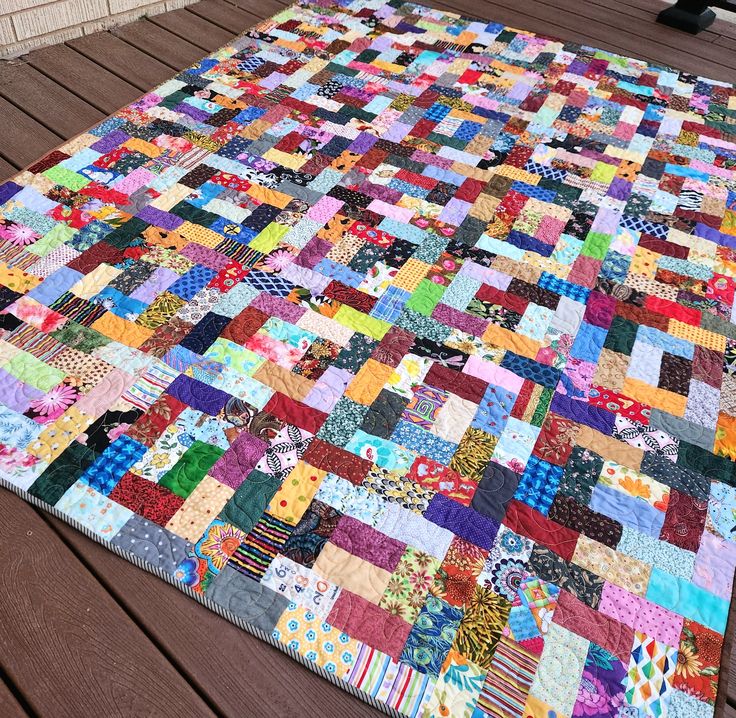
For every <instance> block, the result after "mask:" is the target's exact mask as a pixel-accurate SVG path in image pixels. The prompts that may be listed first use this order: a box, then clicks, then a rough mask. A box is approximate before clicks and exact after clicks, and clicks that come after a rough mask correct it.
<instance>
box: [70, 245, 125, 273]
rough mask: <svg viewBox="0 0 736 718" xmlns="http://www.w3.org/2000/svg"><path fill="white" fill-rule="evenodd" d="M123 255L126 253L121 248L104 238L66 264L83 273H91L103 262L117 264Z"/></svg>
mask: <svg viewBox="0 0 736 718" xmlns="http://www.w3.org/2000/svg"><path fill="white" fill-rule="evenodd" d="M123 256H124V254H123V251H122V250H121V249H118V248H117V247H113V246H112V245H111V244H108V243H107V242H105V241H104V240H103V241H101V242H97V244H93V245H92V246H91V247H90V248H89V249H85V250H84V252H82V253H81V254H80V255H79V256H78V257H76V258H75V259H73V260H72V261H71V262H69V264H67V265H66V266H67V267H69V269H76V270H77V271H78V272H81V273H82V274H89V273H90V272H91V271H92V270H94V269H97V267H99V266H100V265H101V264H117V263H118V262H122V261H123Z"/></svg>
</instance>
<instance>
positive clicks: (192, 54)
mask: <svg viewBox="0 0 736 718" xmlns="http://www.w3.org/2000/svg"><path fill="white" fill-rule="evenodd" d="M111 32H112V34H113V35H115V36H116V37H119V38H120V39H121V40H124V41H125V42H127V43H128V44H129V45H132V46H133V47H137V48H138V49H139V50H141V51H143V52H145V53H147V54H148V55H151V56H152V57H157V58H158V59H159V60H160V61H161V62H163V63H165V64H166V65H168V66H169V67H170V68H172V72H170V73H169V75H171V74H173V72H174V71H179V70H181V69H182V68H184V67H188V66H189V65H192V64H194V63H195V62H196V61H197V60H199V59H201V58H202V57H204V54H205V51H204V50H203V49H202V48H200V47H197V46H196V45H192V43H191V42H187V41H186V40H183V39H182V38H180V37H178V36H177V35H174V34H172V33H170V32H169V31H168V30H165V29H164V28H162V27H159V26H158V25H154V24H153V23H152V22H150V21H149V20H138V21H137V22H133V23H130V24H129V25H123V26H122V27H119V28H115V29H114V30H111Z"/></svg>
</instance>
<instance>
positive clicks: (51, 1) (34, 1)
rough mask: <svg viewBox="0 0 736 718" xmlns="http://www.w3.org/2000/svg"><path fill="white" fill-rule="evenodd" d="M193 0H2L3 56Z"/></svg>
mask: <svg viewBox="0 0 736 718" xmlns="http://www.w3.org/2000/svg"><path fill="white" fill-rule="evenodd" d="M193 2H196V0H0V58H3V57H16V56H17V55H21V54H23V53H25V52H28V51H29V50H33V49H34V48H36V47H41V46H42V45H53V44H54V43H57V42H64V41H65V40H71V39H72V38H75V37H79V36H80V35H88V34H90V33H92V32H98V31H99V30H106V29H108V28H110V27H114V26H116V25H124V24H125V23H126V22H132V21H133V20H136V19H138V18H140V17H143V16H144V15H157V14H158V13H162V12H166V11H167V10H175V9H176V8H180V7H184V6H185V5H190V4H192V3H193Z"/></svg>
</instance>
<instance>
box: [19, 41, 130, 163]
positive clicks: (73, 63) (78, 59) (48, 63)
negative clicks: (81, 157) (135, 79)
mask: <svg viewBox="0 0 736 718" xmlns="http://www.w3.org/2000/svg"><path fill="white" fill-rule="evenodd" d="M28 63H29V64H30V65H31V66H32V67H35V68H36V69H37V70H39V71H40V72H42V73H43V74H44V75H46V77H49V78H51V79H52V80H53V81H54V82H58V83H59V84H60V85H61V86H62V87H65V88H66V89H67V90H69V91H71V92H74V94H76V95H78V96H79V97H83V98H84V99H85V100H86V101H87V102H88V103H89V104H90V105H92V106H93V107H96V108H98V109H99V110H101V111H102V112H104V113H105V114H112V113H113V112H116V111H117V110H119V109H120V108H121V107H124V106H125V105H127V104H130V103H131V102H132V101H133V100H135V99H136V97H138V96H139V95H140V94H141V92H140V90H138V89H137V88H136V87H135V86H133V85H131V84H130V83H129V82H126V81H125V80H121V79H120V78H119V77H117V76H116V75H113V74H112V73H111V72H108V71H107V70H106V69H105V68H104V67H101V66H100V65H98V64H96V63H95V62H92V60H89V59H87V58H86V57H84V55H81V54H80V53H78V52H75V51H74V50H72V48H71V47H67V46H66V45H52V46H51V47H45V48H43V49H41V50H34V51H33V52H31V53H30V54H29V55H28ZM92 78H94V80H92ZM37 155H39V156H40V155H41V153H40V152H39V153H37Z"/></svg>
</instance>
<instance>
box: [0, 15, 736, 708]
mask: <svg viewBox="0 0 736 718" xmlns="http://www.w3.org/2000/svg"><path fill="white" fill-rule="evenodd" d="M423 1H424V2H425V4H427V5H431V6H434V7H438V8H440V9H444V10H449V11H454V12H458V13H461V14H464V15H469V16H473V17H479V18H483V19H485V20H490V21H496V22H502V23H504V24H507V25H510V26H512V27H516V28H521V29H525V30H530V31H532V32H538V33H541V34H544V35H550V36H554V37H558V38H560V39H562V40H565V41H570V42H578V43H581V44H588V45H592V46H594V47H601V48H603V49H606V50H610V51H613V52H617V53H620V54H624V55H629V56H633V57H641V58H642V59H646V60H649V61H651V62H654V63H655V64H665V65H671V66H673V67H677V68H680V69H683V70H686V71H688V72H692V73H696V74H701V75H705V76H708V77H712V78H714V79H721V80H730V81H733V80H734V78H735V77H736V22H728V21H727V20H724V19H722V18H719V19H717V20H716V22H715V23H714V24H713V25H712V26H711V28H709V29H708V30H707V31H705V32H703V33H701V34H700V35H698V36H690V35H687V34H685V33H680V32H678V31H676V30H673V29H671V28H667V27H664V26H662V25H658V24H656V23H655V22H654V20H655V18H656V15H657V13H658V12H659V11H660V10H661V9H662V8H663V7H665V4H664V3H663V2H662V1H661V0H620V1H617V2H613V0H590V1H589V2H587V3H580V2H579V1H578V0H525V2H524V3H519V2H518V0H423ZM289 4H290V3H289V2H288V0H202V2H199V3H196V4H194V5H189V6H187V7H185V8H182V9H179V10H175V11H172V12H168V13H164V14H161V15H156V16H154V17H151V18H146V19H142V20H138V21H136V22H134V23H131V24H130V25H126V26H123V27H120V28H116V29H113V30H111V31H107V32H101V33H96V34H94V35H89V36H85V37H82V38H78V39H76V40H71V41H69V42H67V43H66V44H62V45H57V46H53V47H49V48H44V49H41V50H37V51H34V52H31V53H30V54H29V55H28V56H26V58H25V63H18V62H13V63H0V119H2V121H3V128H4V131H3V133H0V179H2V178H5V177H9V176H11V175H12V174H14V173H15V171H16V170H17V169H21V168H23V167H24V166H26V165H28V164H30V163H32V162H33V161H35V160H36V159H37V158H38V157H40V156H41V155H43V154H45V153H46V152H48V151H49V150H50V149H52V148H53V147H55V146H57V145H58V144H60V143H61V142H62V141H63V140H65V139H68V138H70V137H71V136H73V135H75V134H77V133H79V132H82V131H84V130H85V129H87V127H89V126H90V125H91V124H93V123H95V122H97V121H99V120H101V119H102V118H103V117H104V116H105V115H107V114H109V113H112V112H114V111H116V110H118V109H119V108H120V107H123V106H125V105H126V104H128V103H130V102H131V101H133V100H135V99H136V98H137V97H139V96H140V95H141V94H142V93H143V92H146V91H148V90H150V89H151V88H152V87H153V86H154V85H156V84H157V83H159V82H161V81H163V80H165V79H167V78H168V77H171V76H172V75H174V74H175V72H177V71H179V70H182V69H184V68H185V67H187V66H189V65H190V64H192V63H193V62H196V61H197V60H198V59H200V58H201V57H203V56H204V55H205V54H207V53H208V52H211V51H213V50H216V49H217V48H219V47H221V46H222V45H224V44H227V43H228V42H229V41H230V40H231V39H232V38H233V37H234V36H235V35H237V34H239V33H241V32H243V31H244V30H246V29H247V28H248V27H251V26H252V25H254V24H255V23H256V22H258V21H259V20H260V19H264V18H267V17H270V16H271V15H273V14H274V13H276V12H279V11H280V10H281V9H283V8H284V7H287V6H288V5H289ZM734 20H736V16H734ZM121 68H123V69H121ZM92 77H93V78H94V81H93V82H90V78H92ZM49 108H53V109H52V110H51V111H50V110H49ZM8 497H9V498H8ZM6 513H12V514H13V516H12V517H11V516H7V517H6ZM19 517H20V518H19ZM13 521H15V522H16V523H15V524H13V526H14V527H15V528H14V530H15V532H16V534H18V532H19V531H21V529H22V531H27V530H31V531H32V532H33V536H32V537H31V536H29V537H28V538H27V540H26V539H25V538H24V539H23V540H16V541H15V542H12V543H9V544H8V545H12V546H13V553H12V555H13V560H14V561H15V562H16V563H20V564H22V565H23V567H24V571H27V569H26V568H25V567H26V562H28V561H29V560H30V559H31V558H33V561H34V562H36V561H37V556H40V560H41V561H42V564H41V568H43V569H44V570H47V571H48V576H51V577H53V578H52V579H49V578H48V577H47V575H46V574H45V573H44V572H43V571H40V569H39V565H37V564H36V563H34V564H32V565H33V566H34V570H33V571H30V572H28V574H27V575H26V573H25V572H21V571H18V570H16V571H15V573H14V574H13V578H14V590H15V593H14V594H13V596H14V597H15V596H23V595H33V596H34V597H37V596H39V595H42V596H43V597H44V601H43V604H42V605H40V606H39V607H38V608H37V609H36V610H35V611H34V613H33V614H30V613H29V614H28V621H27V623H29V624H30V625H26V626H25V628H23V627H17V626H3V625H2V624H3V623H8V621H6V620H3V616H2V613H1V612H0V639H2V640H0V649H2V641H3V640H6V635H4V634H3V631H4V632H5V634H8V633H12V634H13V635H12V639H11V640H12V641H13V642H14V645H15V641H21V645H25V643H24V642H30V643H32V642H33V641H34V640H36V641H37V642H38V643H39V645H40V638H39V636H38V635H36V634H34V631H36V632H38V631H39V630H40V628H39V627H40V626H41V627H44V630H51V632H52V633H51V638H52V639H54V640H57V641H59V640H61V639H62V638H63V640H72V642H74V641H75V640H77V638H78V636H79V633H80V628H79V627H80V626H85V620H86V628H85V630H89V631H92V632H93V635H94V638H93V640H92V645H91V646H89V647H84V650H82V648H80V649H79V651H78V655H76V656H75V660H74V661H71V665H67V664H66V663H65V662H64V661H61V662H59V661H58V660H56V661H55V662H54V663H53V664H52V667H53V670H50V668H49V665H48V664H47V666H46V672H45V674H44V675H40V672H39V669H38V667H37V666H34V665H32V664H31V662H30V661H26V662H23V661H21V660H20V659H18V658H17V657H15V656H14V657H13V658H14V660H15V663H13V664H12V666H10V667H11V668H12V669H13V671H15V673H12V671H10V670H9V669H8V666H6V665H3V667H4V668H6V670H8V673H9V674H11V673H12V675H10V678H11V682H10V684H7V685H6V684H4V683H2V682H0V715H2V716H3V717H4V716H6V715H7V716H9V717H11V718H15V716H16V715H17V716H19V717H20V716H25V715H27V711H26V710H24V708H23V705H21V704H19V703H18V701H17V700H16V699H15V698H14V696H13V693H12V692H11V690H10V686H12V687H13V688H14V690H16V691H18V692H19V693H20V694H21V695H22V698H23V700H25V701H27V703H26V704H27V705H28V706H29V707H30V709H32V710H33V711H34V712H35V713H36V714H37V715H39V716H41V718H47V717H50V718H51V717H53V718H56V716H63V715H66V713H65V712H64V710H66V709H64V710H59V709H58V706H56V705H54V706H53V709H51V703H50V698H49V695H50V694H51V693H50V691H53V690H57V691H63V689H64V687H65V686H68V685H70V684H72V683H73V679H74V677H77V678H78V677H79V676H81V675H84V676H85V677H86V676H88V675H89V674H90V673H91V672H93V671H92V666H94V664H95V661H97V660H98V659H97V655H98V654H100V655H102V654H103V653H104V654H105V656H106V655H107V654H108V653H111V655H113V656H115V655H117V654H116V653H115V651H118V652H119V651H121V650H128V649H131V650H133V647H134V648H135V650H139V651H142V653H141V656H142V657H143V658H142V660H138V659H136V661H137V663H136V662H131V661H130V659H128V663H127V664H126V665H125V670H124V671H123V673H122V675H120V676H118V675H117V674H116V675H115V677H114V680H113V681H110V682H108V683H106V684H105V685H106V686H107V688H105V687H103V688H101V689H100V690H99V691H90V690H85V691H84V694H85V695H83V696H81V695H80V692H73V691H72V692H70V691H67V694H68V695H71V696H73V697H74V698H75V703H74V709H75V710H77V713H76V714H77V715H80V714H81V713H80V712H79V710H80V709H79V705H80V701H88V702H89V703H88V704H86V703H82V705H83V706H84V707H85V708H86V707H87V705H88V706H89V708H90V712H89V714H90V715H107V714H108V713H110V715H117V713H116V712H115V710H113V709H111V705H112V701H113V698H114V699H115V700H118V701H119V700H120V698H121V696H122V697H123V699H124V700H128V692H129V691H132V690H133V689H134V688H135V690H136V691H138V698H139V699H140V700H142V701H144V702H145V701H153V702H149V703H147V704H146V705H145V706H143V707H142V711H143V714H146V715H150V716H156V715H164V713H162V712H161V710H163V709H164V707H165V708H166V710H167V713H166V714H168V715H171V711H176V714H177V715H182V716H187V715H190V714H191V715H195V714H196V715H198V716H200V715H201V716H211V715H213V713H212V710H211V708H214V710H215V711H216V712H217V713H218V714H221V715H227V716H230V715H233V716H234V715H240V714H242V709H243V706H244V705H247V706H248V708H249V715H251V716H253V718H261V716H263V717H264V718H265V716H271V715H274V714H276V715H299V716H300V717H301V716H303V717H304V718H311V717H312V716H314V718H317V717H318V716H319V718H333V717H334V718H338V717H340V718H341V717H342V716H344V715H351V716H354V717H355V718H364V717H366V718H367V716H373V715H378V713H377V712H376V711H375V710H374V709H372V708H369V707H368V706H366V705H364V704H362V703H360V702H358V701H357V700H356V699H355V698H354V697H352V696H351V695H349V694H347V693H345V692H343V691H341V690H340V689H338V688H336V687H335V686H332V685H331V684H329V683H327V682H325V681H324V680H323V679H321V678H319V677H318V676H316V675H314V674H313V673H311V672H310V671H308V670H307V669H305V668H304V667H302V666H300V665H298V664H296V663H295V662H293V661H292V660H291V659H290V658H288V657H287V656H285V655H283V654H281V653H280V652H279V651H277V650H276V649H274V648H273V647H271V646H268V645H266V644H264V643H262V642H260V641H258V640H257V639H256V638H254V637H252V636H250V635H249V634H247V633H244V632H242V631H241V630H240V629H238V628H236V627H235V626H233V625H231V624H230V623H228V622H227V621H224V620H223V619H221V618H220V617H219V616H217V615H216V614H214V613H211V612H209V611H208V610H207V609H205V608H204V607H202V606H200V605H199V604H197V603H196V602H194V601H191V600H190V599H189V598H188V597H186V596H184V595H183V594H181V593H180V592H178V591H177V590H176V589H175V588H173V587H171V586H169V585H167V584H165V583H163V582H161V581H159V580H158V579H157V578H155V577H154V576H152V575H150V574H148V573H146V572H144V571H141V570H140V569H138V568H136V567H135V566H133V565H132V564H129V563H128V562H126V561H124V560H123V559H120V558H119V557H117V556H115V555H114V554H112V553H110V552H109V551H107V550H106V549H104V548H103V547H101V546H100V545H98V544H96V543H95V542H93V541H91V540H90V539H87V538H86V537H84V536H82V535H81V534H79V533H77V532H76V531H74V530H73V529H71V528H69V527H68V526H66V525H65V524H63V523H62V522H60V521H58V520H56V519H53V518H51V517H47V518H46V519H42V518H41V517H40V516H39V513H38V512H37V511H36V510H34V509H32V508H31V507H29V506H27V505H24V504H22V502H21V501H20V499H18V498H17V497H16V496H14V495H12V494H9V493H7V492H4V491H0V526H3V524H5V525H8V524H9V523H12V522H13ZM18 522H20V523H18ZM28 527H31V528H30V529H29V528H28ZM52 529H53V530H52ZM11 534H12V532H11ZM18 535H21V534H18ZM8 536H9V533H8V530H6V531H3V532H0V542H6V543H7V542H8ZM12 565H13V566H14V567H15V566H16V564H12ZM90 567H93V569H92V570H90ZM69 572H70V573H69ZM8 575H9V574H8V573H7V571H6V575H5V576H3V578H0V588H3V589H4V587H5V586H4V582H6V583H7V581H8ZM41 577H43V578H41ZM70 577H71V578H70ZM70 580H72V581H74V582H81V583H80V584H79V585H83V586H84V587H85V589H86V590H87V591H88V592H89V595H90V596H93V597H94V598H95V600H94V606H93V610H92V611H91V612H92V614H93V615H92V616H89V614H87V613H86V612H85V615H84V616H83V617H80V616H79V615H78V613H75V611H77V612H78V611H79V607H78V606H76V607H75V605H74V604H73V603H72V601H71V600H70V599H69V598H68V596H69V595H78V594H75V593H74V592H71V593H67V594H66V595H59V596H58V597H57V595H56V592H57V591H60V590H61V588H59V587H62V588H63V586H66V585H68V583H65V581H67V582H68V581H70ZM31 592H33V593H32V594H31ZM51 596H53V600H51V598H50V597H51ZM14 600H15V599H14ZM49 602H50V603H52V604H53V605H52V607H51V608H49V609H47V607H46V606H47V603H49ZM10 605H14V604H13V602H12V601H11V602H10ZM734 608H736V607H734V606H732V609H731V612H730V618H729V626H728V630H727V632H726V634H727V640H726V649H725V652H724V665H727V666H728V670H724V671H723V674H722V678H721V680H722V690H721V692H720V694H719V702H718V705H717V710H716V715H717V716H720V717H721V718H736V662H734V655H733V651H732V650H731V647H732V643H733V634H734V623H736V619H735V616H736V610H734ZM0 611H2V609H1V608H0ZM83 619H84V620H83ZM34 621H35V623H34ZM41 622H43V623H41ZM47 622H48V623H49V624H50V625H49V629H46V628H45V626H46V623H47ZM195 623H196V625H197V631H196V632H195V631H186V630H184V629H185V627H186V626H187V625H193V624H195ZM57 624H58V625H57ZM110 624H114V625H113V626H112V629H110V628H109V626H110ZM21 629H22V630H21ZM54 631H55V632H54ZM106 631H107V632H106ZM122 634H125V635H124V636H122ZM85 635H86V634H85ZM116 639H119V640H118V641H117V642H116ZM120 640H122V641H123V642H122V647H121V644H120ZM95 642H96V643H95ZM103 649H104V650H103ZM44 650H47V652H48V651H49V650H51V651H52V653H51V655H53V656H55V657H57V658H58V656H59V655H62V654H61V653H60V652H61V651H62V650H63V645H62V646H55V645H53V642H52V645H51V648H50V649H49V647H48V646H45V647H44ZM84 651H86V653H85V652H84ZM2 653H3V651H2V650H0V655H1V654H2ZM222 655H227V656H228V662H227V663H225V662H222V661H218V660H217V659H218V657H220V656H222ZM59 663H60V665H57V664H59ZM105 665H107V664H105ZM85 666H86V673H85V672H84V671H85ZM103 667H104V666H103ZM154 667H155V668H154ZM152 670H154V672H155V673H156V674H157V675H159V676H165V677H166V682H167V686H166V689H165V690H163V691H161V694H160V695H158V696H156V697H150V696H148V695H147V693H146V691H147V690H148V688H149V686H150V682H151V678H150V676H151V671H152ZM46 674H51V675H46ZM284 674H288V676H289V690H288V691H287V690H284V686H283V681H282V680H281V677H282V676H283V675H284ZM108 675H109V674H108ZM244 675H247V680H243V676H244ZM16 676H17V677H18V679H19V682H17V681H16V680H15V677H16ZM137 681H141V682H142V683H141V684H142V685H143V694H142V695H141V694H140V690H141V689H140V687H139V685H140V684H139V683H138V682H137ZM39 682H40V688H39V685H37V684H38V683H39ZM77 682H79V678H78V681H77ZM182 685H183V686H184V687H183V688H181V686H182ZM233 686H237V690H234V689H233ZM88 687H89V686H87V688H88ZM44 691H45V692H44ZM113 693H114V696H113ZM162 696H163V698H162ZM157 701H158V702H157ZM6 703H7V704H8V706H10V707H9V708H8V709H6V708H5V705H6ZM179 706H183V708H182V709H181V710H178V708H179ZM71 710H72V708H69V711H71ZM13 711H15V712H13ZM18 711H20V712H18Z"/></svg>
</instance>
